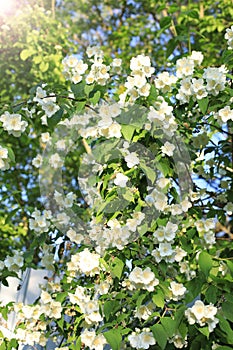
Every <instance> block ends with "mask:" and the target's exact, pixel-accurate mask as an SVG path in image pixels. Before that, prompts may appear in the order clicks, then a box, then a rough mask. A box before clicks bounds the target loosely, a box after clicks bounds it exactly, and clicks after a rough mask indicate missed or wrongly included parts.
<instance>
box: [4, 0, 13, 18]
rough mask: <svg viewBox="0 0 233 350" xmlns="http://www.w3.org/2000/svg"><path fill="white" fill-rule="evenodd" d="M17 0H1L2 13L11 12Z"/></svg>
mask: <svg viewBox="0 0 233 350" xmlns="http://www.w3.org/2000/svg"><path fill="white" fill-rule="evenodd" d="M15 1H16V0H0V15H7V14H8V13H10V12H11V10H12V8H13V7H14V5H15Z"/></svg>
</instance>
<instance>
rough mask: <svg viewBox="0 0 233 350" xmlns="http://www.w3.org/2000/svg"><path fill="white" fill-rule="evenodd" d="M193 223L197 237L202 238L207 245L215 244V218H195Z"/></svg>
mask: <svg viewBox="0 0 233 350" xmlns="http://www.w3.org/2000/svg"><path fill="white" fill-rule="evenodd" d="M194 225H195V226H196V229H197V231H198V234H199V237H200V238H203V239H204V243H205V244H207V245H208V246H209V247H211V246H213V244H215V242H216V239H215V231H214V230H215V226H216V223H215V220H214V219H206V220H197V221H196V222H195V223H194Z"/></svg>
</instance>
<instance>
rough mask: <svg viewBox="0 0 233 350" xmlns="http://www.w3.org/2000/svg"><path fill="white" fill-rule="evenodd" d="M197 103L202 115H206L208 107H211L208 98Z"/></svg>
mask: <svg viewBox="0 0 233 350" xmlns="http://www.w3.org/2000/svg"><path fill="white" fill-rule="evenodd" d="M197 102H198V106H199V108H200V110H201V112H202V114H205V113H206V112H207V109H208V105H209V99H208V97H204V98H202V99H201V100H198V101H197Z"/></svg>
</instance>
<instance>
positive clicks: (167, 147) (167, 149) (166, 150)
mask: <svg viewBox="0 0 233 350" xmlns="http://www.w3.org/2000/svg"><path fill="white" fill-rule="evenodd" d="M174 150H175V146H174V145H173V144H172V143H170V142H168V141H166V142H165V144H164V145H163V146H162V147H161V151H162V153H163V154H166V155H167V156H169V157H172V156H173V151H174Z"/></svg>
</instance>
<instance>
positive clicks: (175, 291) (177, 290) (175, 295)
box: [169, 281, 186, 300]
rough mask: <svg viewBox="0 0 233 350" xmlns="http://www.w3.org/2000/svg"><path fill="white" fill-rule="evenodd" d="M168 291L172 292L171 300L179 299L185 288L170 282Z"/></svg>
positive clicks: (180, 284)
mask: <svg viewBox="0 0 233 350" xmlns="http://www.w3.org/2000/svg"><path fill="white" fill-rule="evenodd" d="M169 289H170V291H171V292H172V299H173V300H179V299H181V298H182V297H183V296H184V294H185V292H186V288H185V287H184V285H183V284H182V283H177V282H174V281H172V282H171V283H170V287H169Z"/></svg>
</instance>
